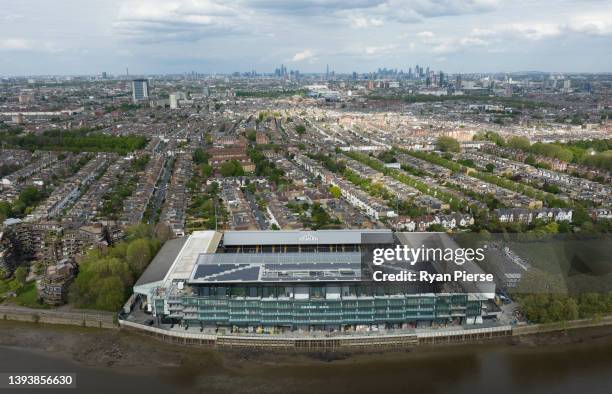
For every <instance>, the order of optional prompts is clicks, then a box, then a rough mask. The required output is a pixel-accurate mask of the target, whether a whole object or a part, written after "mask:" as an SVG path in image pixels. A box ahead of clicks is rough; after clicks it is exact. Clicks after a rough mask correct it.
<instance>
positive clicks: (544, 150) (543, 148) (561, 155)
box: [529, 142, 574, 162]
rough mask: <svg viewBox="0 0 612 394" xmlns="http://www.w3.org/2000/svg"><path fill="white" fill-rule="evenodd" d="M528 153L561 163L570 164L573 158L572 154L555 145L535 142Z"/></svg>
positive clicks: (568, 150)
mask: <svg viewBox="0 0 612 394" xmlns="http://www.w3.org/2000/svg"><path fill="white" fill-rule="evenodd" d="M529 151H530V152H532V153H535V154H538V155H542V156H547V157H552V158H555V159H559V160H561V161H567V162H570V161H572V159H573V158H574V153H573V152H572V151H571V150H570V149H567V148H564V147H563V146H561V145H557V144H544V143H541V142H536V143H535V144H533V145H531V147H530V148H529Z"/></svg>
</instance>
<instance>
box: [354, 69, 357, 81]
mask: <svg viewBox="0 0 612 394" xmlns="http://www.w3.org/2000/svg"><path fill="white" fill-rule="evenodd" d="M356 80H357V72H355V71H353V81H356Z"/></svg>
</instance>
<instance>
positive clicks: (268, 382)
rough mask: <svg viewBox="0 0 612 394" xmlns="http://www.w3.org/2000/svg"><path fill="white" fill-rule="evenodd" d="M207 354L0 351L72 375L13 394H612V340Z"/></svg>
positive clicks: (12, 367)
mask: <svg viewBox="0 0 612 394" xmlns="http://www.w3.org/2000/svg"><path fill="white" fill-rule="evenodd" d="M211 352H212V351H210V350H205V351H203V354H204V353H206V354H207V357H206V360H207V361H206V362H207V363H210V365H208V367H206V366H204V367H202V366H201V365H198V366H195V365H184V366H181V367H169V368H157V367H156V368H155V369H151V370H149V371H146V370H144V371H139V372H133V371H125V370H121V369H118V368H113V369H102V368H91V367H85V366H83V365H80V364H78V363H76V362H74V361H72V360H67V359H63V358H57V357H53V356H52V355H49V354H47V353H40V352H32V351H29V350H23V349H16V348H2V347H0V372H25V371H29V372H65V373H67V372H75V373H76V374H77V389H76V390H75V389H64V390H55V389H44V390H27V389H21V390H14V391H15V392H17V393H25V392H41V393H55V392H63V393H70V392H79V393H80V392H83V393H112V394H118V393H130V394H135V393H138V394H140V393H142V394H145V393H192V392H193V393H215V392H229V393H241V392H254V393H259V392H261V393H274V392H279V393H290V392H307V393H320V392H334V393H361V392H368V393H385V392H401V393H431V394H436V393H453V394H455V393H456V394H461V393H469V394H478V393H487V394H503V393H513V394H518V393H520V394H529V393H555V394H556V393H559V394H565V393H580V394H599V393H602V394H604V393H605V394H609V393H612V339H606V340H604V341H603V342H602V341H596V342H590V341H588V342H584V343H580V344H570V345H560V346H550V345H548V346H540V347H536V346H533V347H528V346H514V347H513V346H508V345H491V346H473V347H470V346H461V347H451V348H438V349H434V350H431V351H427V350H424V351H420V350H419V351H417V352H411V353H399V352H398V353H389V354H388V355H380V354H377V355H372V356H365V357H364V356H359V357H356V358H347V359H345V360H339V361H333V362H323V361H320V362H319V361H316V362H308V363H301V362H298V361H296V363H295V364H288V363H285V362H284V363H282V364H280V365H275V364H271V363H269V362H267V363H265V364H264V363H261V362H258V361H253V362H252V363H250V362H249V361H246V362H241V363H242V364H244V365H243V366H241V367H237V368H234V367H233V366H228V365H224V362H223V361H222V357H210V354H208V353H211ZM215 360H217V361H215ZM255 360H256V359H255ZM3 392H9V391H8V390H0V394H2V393H3Z"/></svg>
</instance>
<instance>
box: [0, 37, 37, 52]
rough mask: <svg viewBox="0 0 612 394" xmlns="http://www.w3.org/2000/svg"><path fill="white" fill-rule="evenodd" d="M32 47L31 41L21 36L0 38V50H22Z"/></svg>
mask: <svg viewBox="0 0 612 394" xmlns="http://www.w3.org/2000/svg"><path fill="white" fill-rule="evenodd" d="M31 48H32V43H31V42H30V41H28V40H24V39H22V38H4V39H0V50H3V51H23V50H29V49H31Z"/></svg>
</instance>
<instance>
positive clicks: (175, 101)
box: [169, 93, 178, 109]
mask: <svg viewBox="0 0 612 394" xmlns="http://www.w3.org/2000/svg"><path fill="white" fill-rule="evenodd" d="M169 98H170V108H172V109H177V108H178V97H177V96H176V94H174V93H173V94H171V95H170V97H169Z"/></svg>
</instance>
